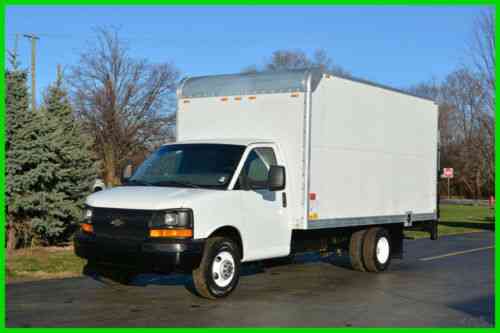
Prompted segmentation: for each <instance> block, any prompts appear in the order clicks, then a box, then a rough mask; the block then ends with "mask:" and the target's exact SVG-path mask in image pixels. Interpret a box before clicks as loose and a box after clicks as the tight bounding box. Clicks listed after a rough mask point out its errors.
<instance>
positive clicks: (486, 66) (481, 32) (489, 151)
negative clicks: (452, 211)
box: [471, 7, 496, 193]
mask: <svg viewBox="0 0 500 333" xmlns="http://www.w3.org/2000/svg"><path fill="white" fill-rule="evenodd" d="M495 33H496V32H495V9H494V7H489V8H488V9H486V10H485V11H483V12H482V13H481V15H480V16H479V17H478V18H477V20H476V22H475V27H474V38H473V40H472V45H471V50H472V58H473V60H474V63H475V65H476V71H477V72H478V73H479V76H480V78H481V81H482V85H483V90H484V93H485V95H486V108H485V112H483V113H482V114H481V115H480V122H481V133H482V135H483V136H484V139H485V140H486V141H487V142H485V145H483V146H482V147H484V149H485V150H486V151H485V157H486V158H487V160H486V162H487V163H489V164H490V165H489V168H488V170H489V180H490V187H491V188H492V191H491V192H492V193H493V188H494V181H495V155H494V152H495V91H496V77H495V66H496V59H495V54H496V52H495Z"/></svg>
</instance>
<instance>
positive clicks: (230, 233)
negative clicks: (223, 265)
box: [209, 226, 243, 258]
mask: <svg viewBox="0 0 500 333" xmlns="http://www.w3.org/2000/svg"><path fill="white" fill-rule="evenodd" d="M213 236H219V237H227V238H230V239H232V240H233V241H234V242H235V243H236V244H238V246H239V247H240V251H241V257H242V258H243V241H242V240H241V235H240V232H239V231H238V229H236V228H235V227H231V226H225V227H221V228H219V229H217V230H215V231H214V232H212V234H210V236H209V237H213Z"/></svg>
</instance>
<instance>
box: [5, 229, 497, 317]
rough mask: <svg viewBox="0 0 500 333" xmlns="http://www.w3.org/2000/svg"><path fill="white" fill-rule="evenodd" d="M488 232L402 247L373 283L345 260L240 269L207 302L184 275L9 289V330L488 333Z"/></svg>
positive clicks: (309, 259) (307, 259) (309, 258)
mask: <svg viewBox="0 0 500 333" xmlns="http://www.w3.org/2000/svg"><path fill="white" fill-rule="evenodd" d="M493 238H494V234H493V233H491V232H480V233H472V234H466V235H460V236H447V237H442V238H441V239H440V240H438V241H430V240H427V239H422V240H408V241H406V253H405V258H404V260H393V262H392V265H391V268H390V270H389V271H387V272H384V273H379V274H373V273H361V272H356V271H353V270H351V269H350V267H349V261H348V259H347V258H343V257H328V258H320V257H319V256H317V255H303V256H300V257H298V258H297V259H296V262H295V263H294V264H291V265H281V266H272V267H266V266H263V265H258V264H251V265H247V266H246V267H245V268H244V273H245V274H244V276H242V277H241V280H240V284H239V286H238V288H237V290H236V291H235V292H234V293H233V294H232V295H231V296H230V297H228V298H226V299H222V300H217V301H210V300H205V299H201V298H199V297H197V296H195V295H193V293H192V287H191V284H192V282H191V279H190V277H189V276H184V275H172V276H164V277H162V276H154V275H151V276H149V275H142V276H138V277H137V278H136V279H135V280H134V285H132V286H126V287H119V288H113V287H110V286H108V285H105V284H102V283H101V282H99V281H96V280H94V279H92V278H89V277H82V278H68V279H60V280H48V281H39V282H23V283H12V284H8V285H7V287H6V325H7V326H8V327H71V326H73V327H74V326H77V327H179V326H181V327H185V326H187V327H200V326H209V327H235V326H266V327H269V326H277V327H304V326H315V327H332V326H334V327H346V326H347V327H350V326H352V327H375V326H386V327H389V326H398V327H429V326H432V327H483V326H493V325H494V316H493V313H494V311H493V303H494V271H493V252H494V244H493Z"/></svg>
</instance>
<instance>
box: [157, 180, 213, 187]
mask: <svg viewBox="0 0 500 333" xmlns="http://www.w3.org/2000/svg"><path fill="white" fill-rule="evenodd" d="M151 185H156V186H169V185H171V186H183V187H192V188H203V187H202V186H200V185H196V184H193V183H190V182H179V181H175V180H164V181H161V182H154V183H152V184H151Z"/></svg>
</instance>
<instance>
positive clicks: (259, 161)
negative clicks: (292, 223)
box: [234, 145, 291, 261]
mask: <svg viewBox="0 0 500 333" xmlns="http://www.w3.org/2000/svg"><path fill="white" fill-rule="evenodd" d="M276 151H277V150H276V149H275V146H274V145H258V146H254V147H252V148H251V149H250V150H249V152H248V154H247V156H246V160H245V162H244V164H243V167H242V169H241V172H240V175H239V177H238V181H237V183H236V186H235V188H234V189H235V190H239V191H238V192H239V194H240V198H241V207H242V210H243V212H242V213H243V218H244V222H245V229H246V230H244V233H245V236H244V239H245V240H246V243H247V244H246V246H245V260H246V261H248V260H257V259H265V258H272V257H280V256H281V257H282V256H286V255H288V254H289V253H290V242H291V229H290V228H289V226H288V212H287V208H286V207H285V206H286V199H284V197H283V196H284V195H285V196H286V185H285V189H284V190H283V191H275V192H273V191H270V190H269V189H268V187H267V179H268V174H269V168H270V166H271V165H278V164H280V163H279V162H280V160H279V156H277V154H276Z"/></svg>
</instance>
